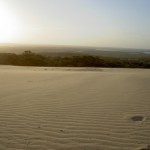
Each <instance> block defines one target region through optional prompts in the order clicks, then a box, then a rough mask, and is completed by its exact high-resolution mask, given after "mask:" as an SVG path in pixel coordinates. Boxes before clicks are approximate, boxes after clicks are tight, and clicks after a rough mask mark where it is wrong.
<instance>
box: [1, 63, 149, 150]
mask: <svg viewBox="0 0 150 150" xmlns="http://www.w3.org/2000/svg"><path fill="white" fill-rule="evenodd" d="M149 145H150V70H148V69H109V68H100V69H95V68H91V69H90V68H76V69H73V68H45V67H41V68H38V67H37V68H36V67H14V66H0V150H149V148H148V147H149Z"/></svg>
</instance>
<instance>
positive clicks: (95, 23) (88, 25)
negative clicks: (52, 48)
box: [0, 0, 150, 48]
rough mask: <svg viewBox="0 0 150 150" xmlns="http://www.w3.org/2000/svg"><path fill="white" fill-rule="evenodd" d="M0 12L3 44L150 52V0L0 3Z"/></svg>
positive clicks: (22, 0)
mask: <svg viewBox="0 0 150 150" xmlns="http://www.w3.org/2000/svg"><path fill="white" fill-rule="evenodd" d="M0 8H1V9H0V23H1V22H3V23H2V25H0V31H1V33H2V35H0V36H1V37H0V42H1V43H2V42H12V43H34V44H36V43H37V44H53V45H84V46H107V47H135V48H150V0H0ZM2 8H3V9H2ZM6 31H7V33H6Z"/></svg>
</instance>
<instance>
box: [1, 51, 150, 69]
mask: <svg viewBox="0 0 150 150" xmlns="http://www.w3.org/2000/svg"><path fill="white" fill-rule="evenodd" d="M0 64H1V65H18V66H47V67H119V68H150V57H147V58H111V57H100V56H88V55H85V56H67V57H65V56H63V57H60V56H59V57H58V56H57V57H52V56H43V55H40V54H36V53H32V52H31V51H24V52H23V53H22V54H13V53H1V54H0Z"/></svg>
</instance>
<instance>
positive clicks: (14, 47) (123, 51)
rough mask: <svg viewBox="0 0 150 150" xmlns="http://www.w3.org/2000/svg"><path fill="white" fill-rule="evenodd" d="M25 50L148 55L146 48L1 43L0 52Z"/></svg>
mask: <svg viewBox="0 0 150 150" xmlns="http://www.w3.org/2000/svg"><path fill="white" fill-rule="evenodd" d="M26 50H30V51H32V52H34V53H40V54H42V55H44V56H52V57H55V56H61V57H65V56H83V55H91V56H104V57H114V58H139V57H142V58H143V57H150V50H148V49H130V48H109V47H79V46H42V45H21V44H20V45H17V44H1V45H0V53H16V54H21V53H23V52H24V51H26Z"/></svg>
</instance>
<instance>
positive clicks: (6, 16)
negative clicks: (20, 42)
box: [0, 4, 19, 43]
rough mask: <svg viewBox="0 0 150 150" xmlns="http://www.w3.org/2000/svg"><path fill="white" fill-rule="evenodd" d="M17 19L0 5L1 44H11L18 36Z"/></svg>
mask: <svg viewBox="0 0 150 150" xmlns="http://www.w3.org/2000/svg"><path fill="white" fill-rule="evenodd" d="M18 33H19V31H18V27H17V21H16V19H15V17H14V16H13V15H12V14H11V13H10V11H9V9H8V8H7V7H5V5H2V4H0V43H5V42H10V41H12V40H13V39H15V38H17V36H18Z"/></svg>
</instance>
